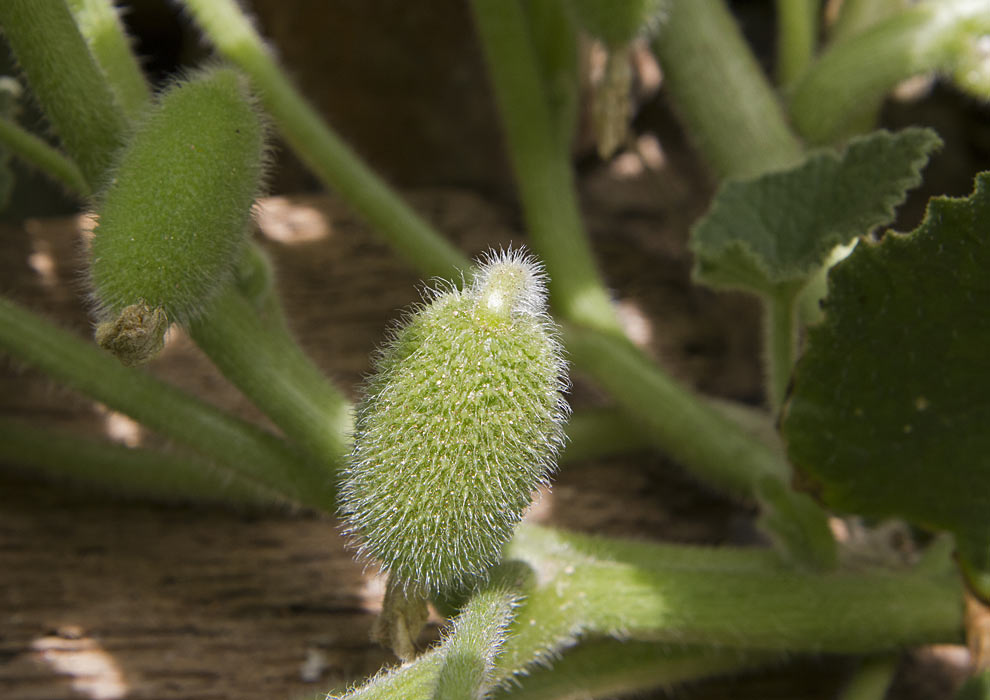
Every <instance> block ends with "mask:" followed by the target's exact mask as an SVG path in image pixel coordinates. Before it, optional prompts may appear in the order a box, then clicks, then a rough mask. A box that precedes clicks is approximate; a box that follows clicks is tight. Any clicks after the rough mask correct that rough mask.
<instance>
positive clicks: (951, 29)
mask: <svg viewBox="0 0 990 700" xmlns="http://www.w3.org/2000/svg"><path fill="white" fill-rule="evenodd" d="M980 32H990V10H988V9H987V7H986V5H985V4H982V3H980V2H974V0H944V1H942V2H929V3H922V4H919V5H915V6H913V7H911V8H909V9H906V10H904V11H902V12H900V13H898V14H896V15H893V16H891V17H889V18H887V19H884V20H883V21H880V22H878V23H876V24H874V25H872V26H871V27H870V28H869V29H867V30H865V31H863V32H861V33H859V34H856V35H854V36H852V37H850V38H848V39H846V40H845V41H841V42H837V43H835V44H833V45H832V46H831V47H829V49H828V50H826V51H825V52H824V53H823V54H822V55H821V56H820V57H819V59H818V61H816V62H815V63H814V65H812V66H811V68H810V69H809V70H808V71H807V73H805V75H804V77H803V78H802V79H801V80H800V81H799V82H798V83H797V84H796V85H795V86H794V91H793V94H792V98H791V116H792V118H793V120H794V124H795V126H796V127H797V129H798V130H799V131H800V133H801V134H802V135H803V136H804V137H805V138H807V139H808V140H810V141H812V142H814V143H830V142H833V141H835V140H837V139H838V138H840V137H842V136H845V135H847V133H848V131H849V129H850V125H853V124H856V123H858V121H859V120H860V119H861V116H862V113H863V110H870V109H873V108H874V106H875V105H876V104H877V103H878V102H879V101H880V100H881V99H882V98H883V97H884V95H886V94H887V93H888V92H890V90H891V89H892V88H893V87H894V86H895V85H897V83H899V82H900V81H902V80H904V79H906V78H909V77H911V76H913V75H917V74H919V73H926V72H928V71H933V70H939V69H943V68H946V67H948V66H949V65H950V64H951V57H952V54H953V43H954V42H958V41H961V40H962V38H963V37H965V36H970V35H976V34H978V33H980Z"/></svg>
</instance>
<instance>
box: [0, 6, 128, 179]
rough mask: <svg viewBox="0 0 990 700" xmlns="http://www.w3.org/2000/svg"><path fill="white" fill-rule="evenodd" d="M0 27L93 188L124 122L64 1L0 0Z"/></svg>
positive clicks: (119, 140) (119, 138) (120, 138)
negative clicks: (1, 0)
mask: <svg viewBox="0 0 990 700" xmlns="http://www.w3.org/2000/svg"><path fill="white" fill-rule="evenodd" d="M0 26H2V27H3V31H4V35H5V36H6V38H7V42H8V43H9V44H10V48H11V50H12V51H13V52H14V55H15V56H16V57H17V61H18V63H20V66H21V68H22V69H23V70H24V73H25V75H27V79H28V83H29V84H30V86H31V91H32V93H33V94H34V96H35V97H36V98H37V100H38V102H39V103H41V107H42V108H43V109H44V112H45V115H46V116H47V117H48V120H49V121H50V122H51V124H52V126H53V127H54V128H55V132H56V133H57V134H58V136H59V138H60V139H61V141H62V143H63V144H64V145H65V149H66V151H68V152H69V155H70V156H72V159H73V160H75V162H76V163H78V164H79V169H80V170H81V171H82V173H83V176H84V177H85V178H86V182H88V183H89V186H90V189H92V190H96V189H98V188H99V186H100V185H102V184H103V180H104V179H105V176H106V170H107V168H108V167H109V165H110V162H111V160H112V158H113V154H114V152H115V151H116V150H117V149H118V148H119V147H120V145H121V143H122V141H123V138H124V136H125V134H126V131H127V119H126V117H125V116H124V113H123V111H121V109H120V107H119V105H118V103H117V101H116V100H115V99H114V94H113V91H112V90H111V88H110V84H109V83H108V82H107V79H106V76H104V74H103V71H101V70H100V67H99V65H97V63H96V61H95V60H94V59H93V55H92V54H91V53H90V52H89V48H88V47H87V46H86V42H85V40H84V39H83V37H82V35H81V34H80V33H79V28H78V27H77V26H76V23H75V20H74V19H73V17H72V13H71V12H69V8H68V7H67V6H66V4H65V0H3V2H0Z"/></svg>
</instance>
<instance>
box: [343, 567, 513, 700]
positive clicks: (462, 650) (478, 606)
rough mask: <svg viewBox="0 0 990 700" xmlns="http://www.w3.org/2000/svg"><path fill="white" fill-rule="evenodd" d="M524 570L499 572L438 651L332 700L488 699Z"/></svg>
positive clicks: (468, 605)
mask: <svg viewBox="0 0 990 700" xmlns="http://www.w3.org/2000/svg"><path fill="white" fill-rule="evenodd" d="M524 568H525V567H519V566H514V565H511V564H509V565H502V566H500V567H498V568H497V569H496V570H495V572H494V574H493V576H492V579H491V580H490V582H489V583H488V584H487V585H486V586H485V587H484V588H483V589H482V590H481V591H479V592H478V593H476V594H475V595H473V596H472V597H471V598H470V600H468V602H467V603H466V604H465V606H464V609H463V611H462V612H461V614H460V615H459V616H458V617H457V619H456V620H455V621H454V630H453V632H452V633H451V634H449V635H448V636H447V637H445V639H444V640H443V641H442V642H441V643H440V645H439V646H437V647H435V648H434V649H432V650H430V651H428V652H426V653H425V654H422V655H420V656H419V657H417V658H416V660H415V661H412V662H411V663H407V664H405V665H403V666H401V667H399V668H396V669H393V670H392V671H388V672H384V673H381V674H379V675H377V676H375V677H374V678H372V679H371V680H370V681H368V682H367V683H365V684H364V685H362V686H360V687H358V688H355V689H353V690H351V691H350V692H348V693H345V694H343V695H330V696H328V698H327V700H393V699H394V698H403V700H431V699H437V698H442V699H443V700H456V699H458V698H475V697H484V696H485V695H484V693H485V692H486V691H487V689H488V688H489V687H490V685H491V683H492V681H493V680H495V679H494V678H493V677H492V671H493V668H494V667H493V662H494V659H495V657H496V654H498V652H499V650H500V648H501V647H502V644H503V639H504V634H505V627H506V625H507V624H508V623H509V621H510V620H511V616H512V611H513V608H514V607H515V605H516V601H517V597H518V589H519V585H520V582H519V581H518V576H519V573H520V572H521V571H523V570H524ZM479 681H480V682H479ZM472 688H474V689H475V690H476V692H475V694H474V695H470V694H468V693H469V691H470V690H471V689H472ZM448 690H449V691H450V692H447V691H448Z"/></svg>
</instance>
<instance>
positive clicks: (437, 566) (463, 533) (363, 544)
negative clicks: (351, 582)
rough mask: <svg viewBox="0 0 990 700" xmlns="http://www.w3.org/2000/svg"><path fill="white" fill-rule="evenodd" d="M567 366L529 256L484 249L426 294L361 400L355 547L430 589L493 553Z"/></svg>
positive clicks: (538, 450) (354, 467)
mask: <svg viewBox="0 0 990 700" xmlns="http://www.w3.org/2000/svg"><path fill="white" fill-rule="evenodd" d="M565 372H566V366H565V362H564V360H563V356H562V350H561V346H560V343H559V342H558V340H557V337H556V327H555V325H554V323H553V321H552V320H551V319H550V317H549V316H548V315H547V313H546V293H545V287H544V280H543V275H542V272H541V269H540V267H539V266H538V265H537V264H536V263H535V262H534V261H533V260H532V259H530V258H528V257H526V256H524V255H523V254H521V253H520V252H518V251H515V252H508V253H502V254H496V255H492V256H490V257H489V259H487V260H486V261H484V262H483V264H482V265H481V266H480V268H479V269H478V270H477V272H476V275H475V277H474V281H473V282H472V283H471V284H470V285H468V286H467V287H466V288H465V289H463V290H458V289H448V290H441V291H438V292H436V293H434V295H433V297H432V299H431V300H429V301H428V302H427V303H426V304H425V305H424V306H422V307H420V308H418V309H417V310H416V311H415V312H414V313H413V314H411V316H410V317H409V319H408V322H407V323H406V325H404V327H402V328H401V329H399V330H398V331H397V332H396V333H395V334H394V336H393V338H392V339H391V341H390V342H389V343H388V345H387V346H386V347H385V349H384V350H383V352H382V353H381V356H380V357H379V359H378V362H377V367H376V373H375V375H374V376H373V377H372V378H371V379H370V380H369V382H368V384H367V386H366V391H365V397H364V400H363V401H362V403H361V404H360V406H359V408H358V413H357V419H356V427H355V435H354V447H353V452H352V454H351V458H350V462H349V465H348V467H347V469H346V474H345V481H344V485H343V488H342V496H341V498H342V511H343V513H344V516H345V517H346V519H347V521H348V526H349V531H350V532H351V533H352V535H354V536H355V538H356V540H357V542H358V544H359V548H360V550H361V552H362V553H363V554H364V555H366V556H368V557H370V558H373V559H375V560H377V561H379V562H381V563H382V564H383V565H384V567H385V568H386V569H388V570H389V572H390V575H391V577H392V578H393V579H397V580H398V581H400V582H401V583H402V585H404V586H407V587H410V588H413V589H415V590H419V591H422V592H425V593H428V594H437V593H443V592H445V591H448V590H451V589H454V588H456V587H458V586H459V585H461V584H464V583H467V582H469V581H470V580H471V579H472V578H474V577H476V576H479V575H481V574H483V573H484V572H485V571H486V570H487V569H488V568H489V567H490V566H491V565H493V564H495V563H496V562H498V561H499V558H500V553H501V550H502V547H503V546H504V545H505V543H506V542H507V541H508V540H509V538H510V537H511V535H512V531H513V529H514V527H515V525H516V524H517V523H518V522H519V520H520V518H521V517H522V514H523V511H524V510H525V509H526V507H527V506H528V505H529V504H530V501H531V499H532V495H533V491H534V489H536V488H537V486H539V485H541V484H545V483H547V481H548V478H549V475H550V472H551V471H552V469H553V468H554V464H555V457H556V453H557V451H558V449H559V448H560V446H561V445H562V443H563V423H564V421H565V419H566V415H567V405H566V403H565V402H564V399H563V397H562V391H563V390H564V389H565V386H566V374H565Z"/></svg>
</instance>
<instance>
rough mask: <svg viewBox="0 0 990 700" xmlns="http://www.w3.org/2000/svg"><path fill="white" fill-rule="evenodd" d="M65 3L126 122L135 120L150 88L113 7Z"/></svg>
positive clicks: (91, 1) (101, 2)
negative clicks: (114, 95)
mask: <svg viewBox="0 0 990 700" xmlns="http://www.w3.org/2000/svg"><path fill="white" fill-rule="evenodd" d="M68 3H69V7H70V9H71V10H72V14H73V15H75V17H76V22H77V24H78V25H79V30H80V31H81V32H82V35H83V37H84V38H85V39H86V43H87V44H88V45H89V48H90V51H92V52H93V57H94V58H95V59H96V62H97V63H99V64H100V68H102V69H103V72H104V73H106V75H107V79H108V80H109V81H110V87H111V88H112V89H113V91H114V94H116V96H117V99H118V100H119V101H120V104H121V106H122V107H123V109H124V112H125V113H126V114H127V116H128V118H129V119H131V120H134V119H136V118H137V117H139V116H140V115H141V112H142V111H143V110H144V108H145V107H146V106H147V104H148V101H149V100H150V99H151V89H150V88H149V87H148V81H147V80H145V78H144V74H143V73H142V72H141V66H140V65H139V64H138V61H137V58H136V57H135V55H134V52H133V51H132V50H131V42H130V40H129V39H128V37H127V34H126V33H125V32H124V26H123V24H122V23H121V21H120V17H119V16H118V15H117V10H116V8H114V6H113V3H112V2H111V1H110V0H68Z"/></svg>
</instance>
